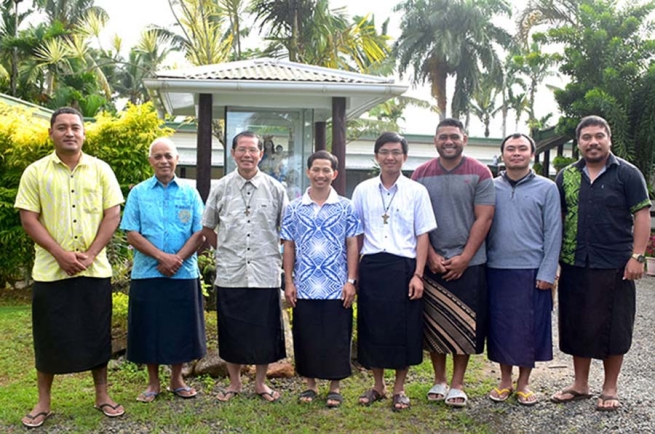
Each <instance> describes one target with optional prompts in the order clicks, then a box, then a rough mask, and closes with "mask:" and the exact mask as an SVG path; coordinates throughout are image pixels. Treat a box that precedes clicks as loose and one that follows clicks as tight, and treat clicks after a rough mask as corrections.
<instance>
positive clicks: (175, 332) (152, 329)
mask: <svg viewBox="0 0 655 434" xmlns="http://www.w3.org/2000/svg"><path fill="white" fill-rule="evenodd" d="M148 160H149V161H150V165H151V166H152V168H153V169H154V171H155V176H153V177H152V178H150V179H147V180H146V181H143V182H142V183H140V184H138V185H137V186H136V187H134V188H133V189H132V191H131V192H130V195H129V196H128V198H127V204H126V206H125V212H124V214H123V220H122V222H121V229H122V230H124V231H126V232H127V241H128V242H129V243H130V245H132V246H133V247H134V249H135V253H134V266H133V268H132V283H131V285H130V301H129V313H128V339H127V359H128V360H130V361H132V362H134V363H142V364H146V365H147V366H148V387H147V388H146V390H145V391H143V392H142V393H141V394H140V395H139V396H138V397H137V401H140V402H145V403H149V402H152V401H154V399H155V398H156V397H157V395H159V393H160V391H161V389H160V381H159V365H160V364H169V365H172V366H171V380H170V391H171V392H173V393H174V394H175V395H177V396H179V397H181V398H193V397H194V396H196V393H197V392H196V391H195V389H193V388H191V387H188V386H187V385H186V384H185V383H184V380H183V378H182V364H183V363H185V362H189V361H191V360H194V359H198V358H201V357H202V356H204V355H205V353H206V344H205V323H204V316H203V308H202V295H201V291H200V284H199V280H198V277H199V271H198V262H197V257H196V250H197V249H198V248H199V247H200V245H201V244H202V242H203V236H202V234H201V229H202V226H201V219H202V213H203V205H202V200H201V198H200V195H199V194H198V191H197V190H196V189H195V188H193V187H190V186H186V185H183V184H180V183H178V180H177V178H176V177H175V167H176V166H177V162H178V160H179V155H178V153H177V149H176V148H175V145H174V144H173V142H172V141H170V140H168V139H164V138H159V139H156V140H155V141H154V142H153V143H152V144H151V145H150V155H149V157H148Z"/></svg>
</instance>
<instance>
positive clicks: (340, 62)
mask: <svg viewBox="0 0 655 434" xmlns="http://www.w3.org/2000/svg"><path fill="white" fill-rule="evenodd" d="M252 10H253V13H254V14H255V18H256V21H257V22H259V23H260V34H261V33H262V32H265V33H264V34H265V37H266V39H267V40H268V41H270V45H269V47H268V48H267V50H266V52H267V53H270V54H272V55H274V56H284V55H285V54H286V55H288V57H289V60H291V61H292V62H300V63H306V64H311V65H319V66H325V67H329V68H339V69H346V70H351V71H359V72H367V73H370V72H371V71H373V70H377V69H378V65H379V64H381V62H383V61H384V59H386V58H387V56H388V55H389V52H390V49H389V47H388V40H389V37H388V36H387V35H386V23H385V24H384V25H383V27H382V32H381V33H378V32H377V30H376V27H375V20H374V19H372V18H369V17H368V16H366V17H354V18H353V19H352V20H349V19H348V17H347V15H346V13H345V9H344V8H339V9H330V5H329V1H328V0H311V1H310V0H297V1H270V0H255V3H254V4H253V8H252Z"/></svg>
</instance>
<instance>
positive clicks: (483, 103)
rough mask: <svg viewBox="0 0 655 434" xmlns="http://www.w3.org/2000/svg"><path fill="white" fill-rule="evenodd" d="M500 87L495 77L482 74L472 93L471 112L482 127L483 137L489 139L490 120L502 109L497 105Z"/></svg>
mask: <svg viewBox="0 0 655 434" xmlns="http://www.w3.org/2000/svg"><path fill="white" fill-rule="evenodd" d="M501 85H502V82H500V81H499V80H498V79H497V78H496V77H492V76H491V75H489V74H488V73H484V74H482V77H481V79H480V82H479V86H478V89H477V90H476V91H475V92H474V93H473V100H472V101H471V110H472V111H473V114H474V115H475V116H476V117H477V118H478V119H479V120H480V122H482V124H483V125H484V136H485V137H489V134H490V132H489V124H490V123H491V119H492V118H493V117H494V116H496V114H498V112H499V111H500V110H501V109H502V107H500V106H498V105H497V99H498V95H499V94H500V93H501ZM503 134H504V133H503Z"/></svg>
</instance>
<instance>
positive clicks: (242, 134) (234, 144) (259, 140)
mask: <svg viewBox="0 0 655 434" xmlns="http://www.w3.org/2000/svg"><path fill="white" fill-rule="evenodd" d="M241 137H250V138H253V139H257V147H258V148H259V150H260V151H261V150H262V149H264V145H263V144H262V138H261V137H259V135H257V134H255V133H253V132H252V131H241V132H240V133H239V134H237V135H236V136H234V138H233V139H232V149H236V148H237V145H238V144H239V139H240V138H241Z"/></svg>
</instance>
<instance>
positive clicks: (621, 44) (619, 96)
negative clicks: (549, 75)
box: [548, 0, 655, 179]
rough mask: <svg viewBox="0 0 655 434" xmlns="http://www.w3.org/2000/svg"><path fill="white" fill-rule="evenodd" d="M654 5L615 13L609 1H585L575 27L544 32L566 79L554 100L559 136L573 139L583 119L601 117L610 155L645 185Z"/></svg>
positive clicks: (652, 114)
mask: <svg viewBox="0 0 655 434" xmlns="http://www.w3.org/2000/svg"><path fill="white" fill-rule="evenodd" d="M654 10H655V2H652V1H651V2H648V3H645V4H642V5H636V4H628V5H627V6H625V7H623V8H619V7H618V6H617V3H616V2H614V1H611V0H587V1H585V2H584V3H583V4H581V6H580V9H579V12H578V13H579V25H578V26H572V25H567V26H562V27H560V28H558V29H552V30H550V31H549V32H548V42H552V43H557V44H562V45H563V46H564V47H565V48H564V53H563V58H562V63H561V65H560V71H561V72H562V74H565V75H567V76H569V77H570V78H571V81H570V82H569V83H568V84H567V85H566V87H565V88H564V89H563V90H559V91H555V99H556V101H557V103H558V105H559V108H560V110H561V111H562V113H563V114H564V116H563V117H562V118H560V120H559V123H558V130H559V131H560V132H561V133H564V134H568V135H570V136H573V135H574V131H575V126H576V124H577V122H578V121H579V119H580V118H581V117H583V116H586V115H590V114H596V115H600V116H603V117H604V118H605V119H607V121H608V122H609V123H610V125H611V126H612V145H613V146H612V149H613V151H614V152H615V153H616V154H618V155H619V156H622V157H625V158H627V159H629V160H631V161H633V162H634V163H635V164H636V165H637V166H638V167H639V168H640V169H641V170H642V172H643V173H644V175H645V176H646V178H647V179H649V178H650V174H651V173H652V154H653V152H654V151H655V137H654V136H650V135H646V134H643V133H642V131H646V132H648V131H650V130H652V129H653V128H654V127H653V123H654V122H655V121H654V119H655V110H654V107H653V106H652V104H651V103H650V102H649V101H645V100H646V99H648V98H650V97H652V96H653V89H654V88H655V82H653V80H654V79H655V72H654V70H653V66H652V65H651V62H652V59H654V58H655V39H653V35H652V28H651V25H650V22H649V16H650V14H651V13H652V12H653V11H654Z"/></svg>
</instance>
